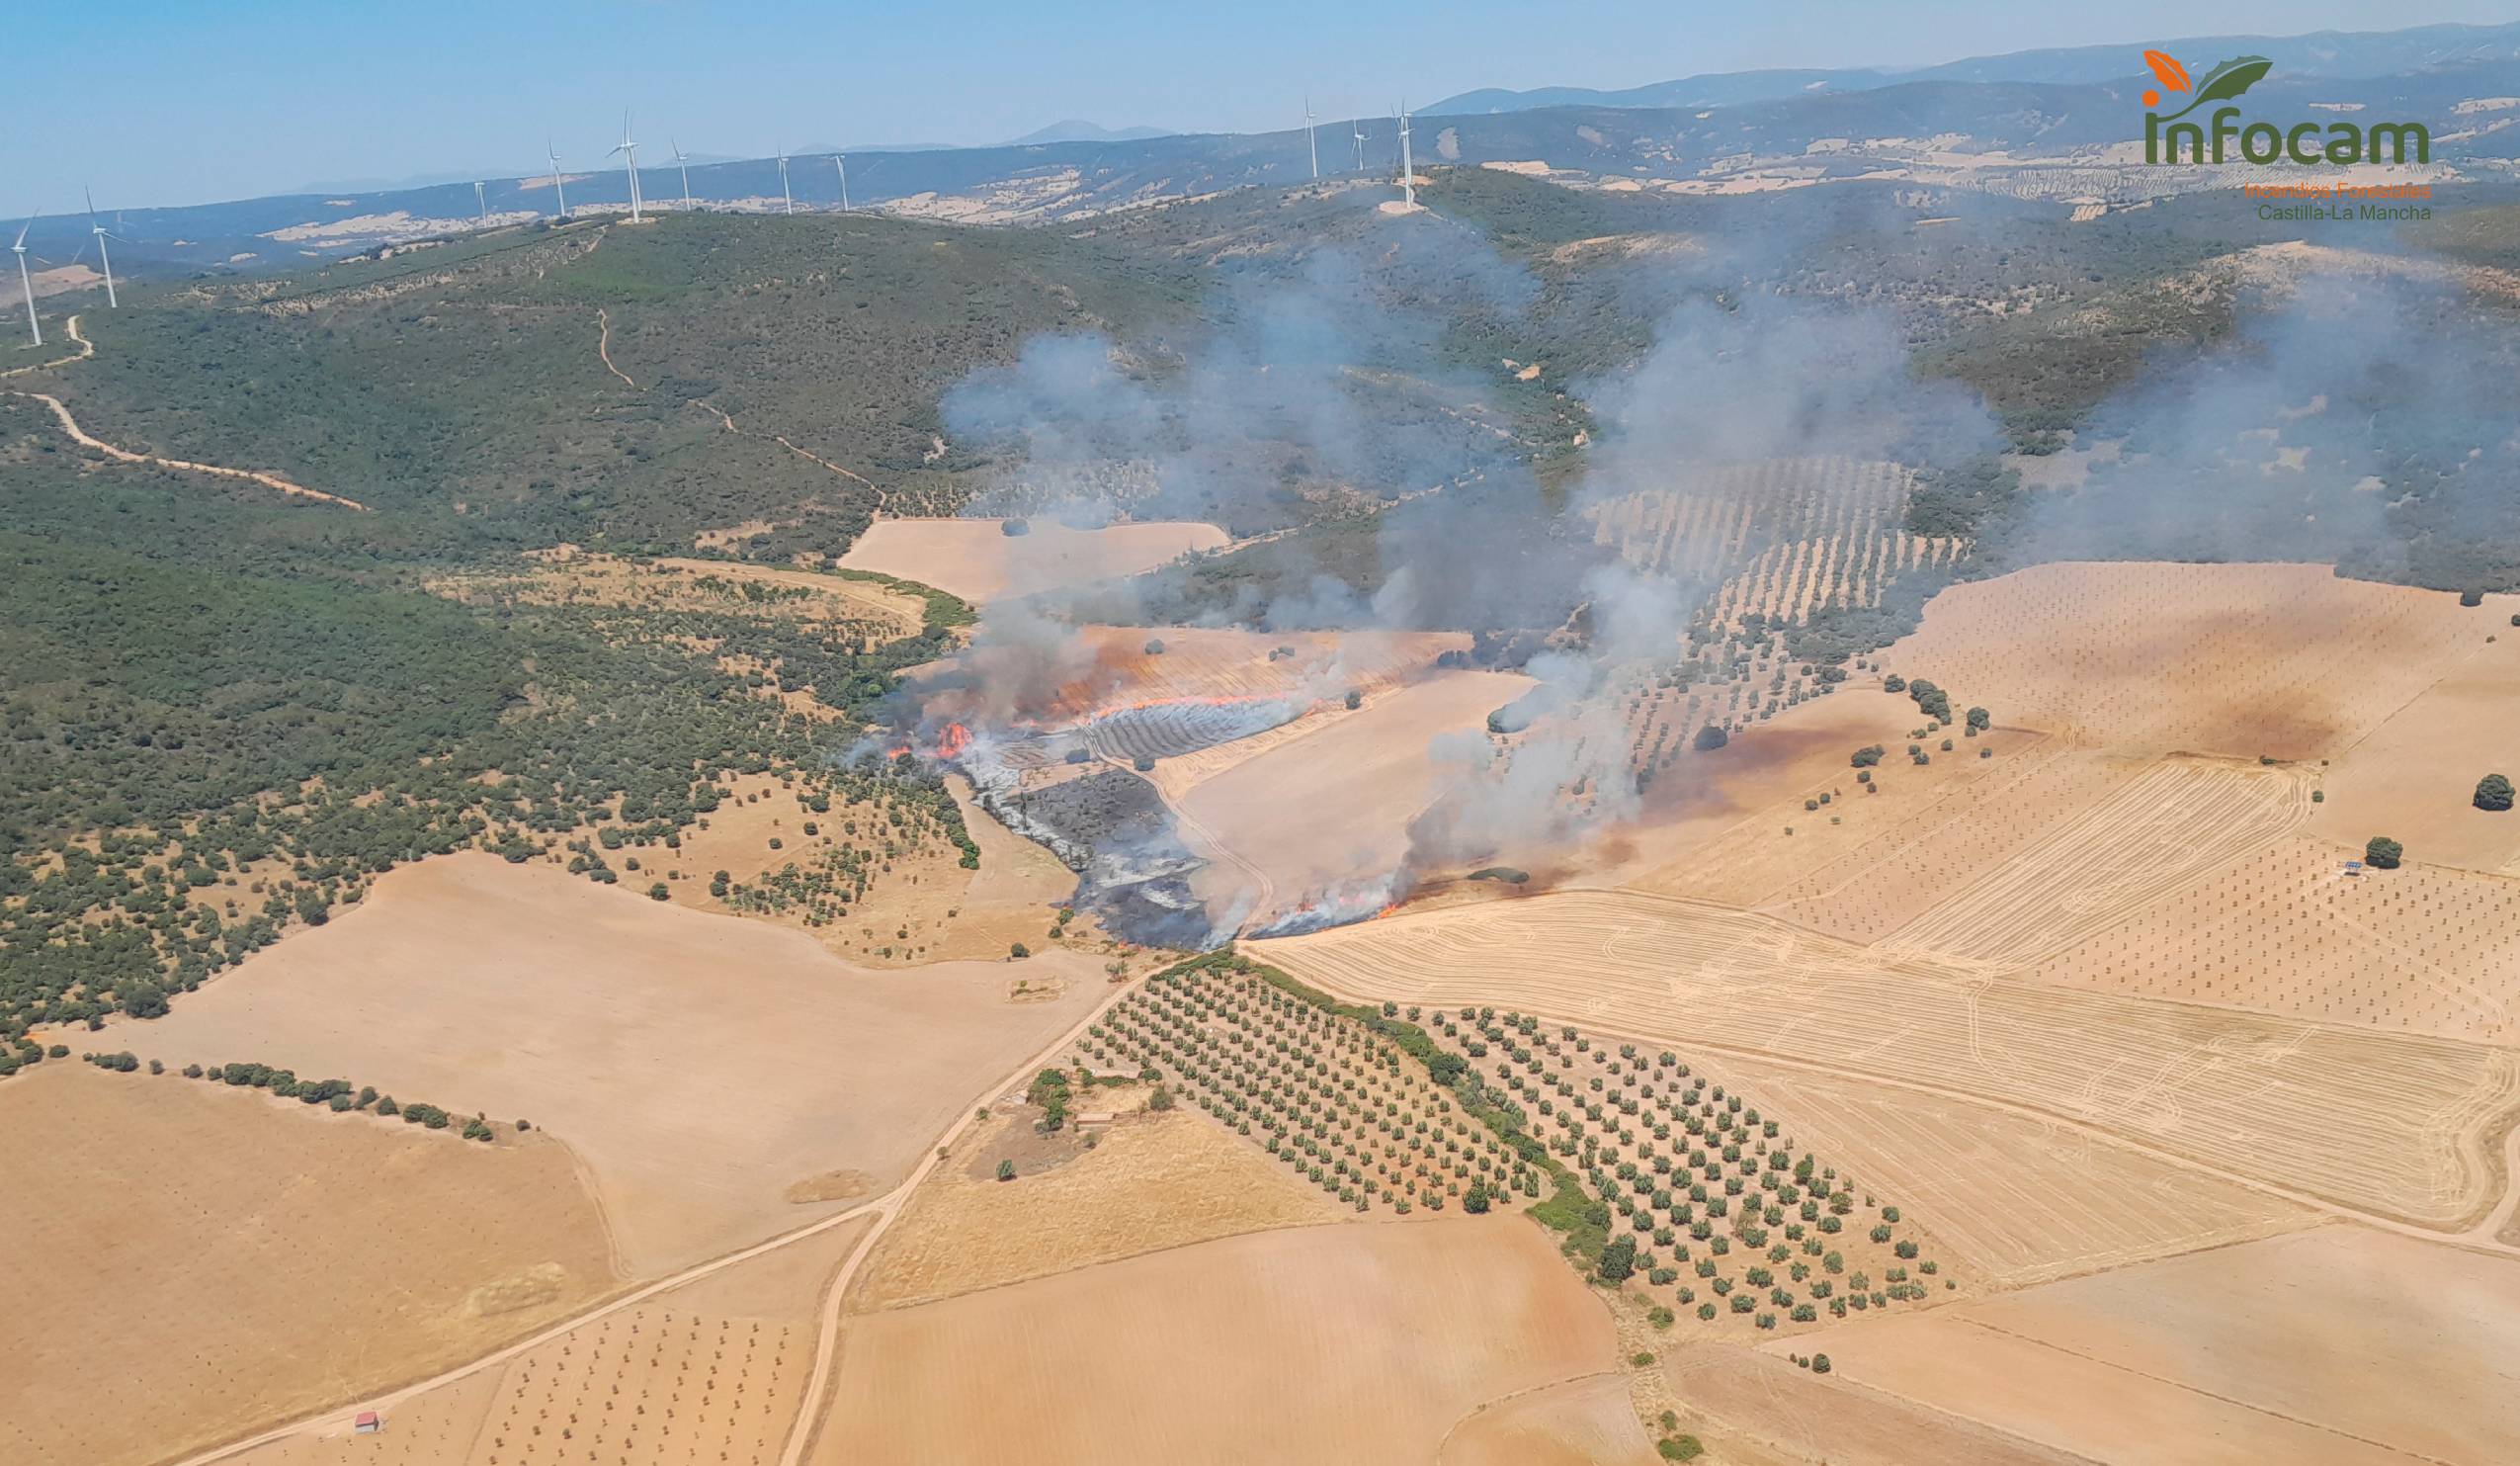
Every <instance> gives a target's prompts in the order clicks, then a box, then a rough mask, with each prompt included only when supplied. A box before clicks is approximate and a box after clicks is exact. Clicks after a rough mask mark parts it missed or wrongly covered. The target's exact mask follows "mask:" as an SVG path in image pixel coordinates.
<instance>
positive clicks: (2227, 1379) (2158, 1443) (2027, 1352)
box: [1798, 1227, 2520, 1463]
mask: <svg viewBox="0 0 2520 1466" xmlns="http://www.w3.org/2000/svg"><path fill="white" fill-rule="evenodd" d="M1804 1346H1806V1347H1808V1348H1810V1349H1815V1350H1822V1351H1825V1352H1826V1353H1827V1354H1828V1355H1829V1359H1830V1362H1831V1364H1832V1365H1833V1366H1834V1368H1835V1373H1836V1374H1837V1375H1839V1376H1841V1377H1843V1378H1846V1379H1849V1380H1852V1381H1854V1382H1855V1383H1857V1384H1859V1385H1868V1386H1871V1387H1873V1388H1875V1389H1878V1390H1883V1391H1887V1392H1889V1393H1891V1394H1894V1395H1899V1396H1903V1397H1905V1398H1908V1399H1912V1400H1915V1401H1917V1402H1919V1403H1920V1404H1923V1405H1925V1406H1927V1407H1928V1408H1932V1409H1938V1410H1944V1411H1949V1412H1951V1413H1953V1414H1955V1415H1959V1416H1962V1417H1965V1418H1970V1419H1974V1420H1977V1421H1981V1422H1984V1423H1988V1424H1990V1425H1992V1426H1994V1427H1996V1428H1999V1429H2003V1430H2007V1431H2010V1432H2013V1433H2015V1434H2017V1435H2020V1436H2023V1437H2026V1438H2029V1439H2032V1440H2035V1441H2039V1442H2042V1443H2045V1444H2047V1445H2050V1446H2053V1447H2055V1448H2057V1449H2060V1450H2067V1451H2071V1452H2074V1453H2075V1454H2077V1455H2079V1456H2082V1457H2084V1458H2087V1459H2092V1460H2135V1459H2142V1460H2148V1461H2163V1462H2197V1463H2225V1462H2230V1463H2240V1462H2260V1461H2338V1462H2384V1461H2386V1462H2400V1461H2479V1462H2482V1461H2505V1460H2510V1459H2512V1456H2513V1452H2514V1450H2515V1448H2520V1392H2515V1391H2514V1390H2513V1388H2512V1380H2511V1372H2510V1363H2509V1361H2510V1360H2511V1358H2512V1357H2513V1355H2514V1353H2515V1352H2516V1351H2520V1263H2515V1262H2513V1261H2512V1260H2510V1259H2508V1258H2486V1257H2481V1256H2478V1255H2477V1254H2475V1253H2472V1252H2468V1251H2464V1250H2458V1249H2454V1248H2448V1247H2442V1246H2437V1245H2433V1244H2427V1243H2421V1242H2415V1241H2411V1240H2409V1239H2405V1238H2400V1237H2395V1236H2392V1235H2389V1234H2385V1233H2377V1232H2372V1231H2368V1230H2365V1229H2361V1228H2347V1227H2334V1228H2323V1229H2321V1230H2319V1231H2316V1232H2310V1233H2305V1234H2301V1235H2299V1236H2294V1237H2285V1238H2276V1239H2271V1240H2268V1241H2265V1242H2258V1243H2251V1244H2248V1245H2246V1246H2243V1247H2237V1248H2226V1249H2223V1250H2217V1251H2212V1252H2203V1253H2198V1254H2195V1255H2193V1256H2187V1257H2178V1258H2173V1259H2170V1260H2168V1261H2163V1262H2154V1263H2150V1264H2147V1265H2145V1266H2142V1267H2137V1268H2129V1269H2124V1270H2121V1271H2118V1272H2112V1273H2108V1274H2104V1275H2102V1276H2098V1277H2088V1278H2078V1279H2074V1280H2072V1281H2068V1282H2060V1283H2051V1284H2049V1285H2047V1286H2045V1287H2040V1288H2035V1289H2032V1290H2030V1291H2028V1292H2024V1293H2018V1294H2013V1295H2011V1296H2008V1297H2004V1298H1997V1299H1988V1300H1985V1301H1983V1302H1978V1303H1972V1304H1967V1305H1964V1306H1962V1307H1960V1308H1958V1309H1953V1310H1947V1311H1945V1312H1943V1313H1939V1314H1931V1315H1925V1316H1921V1317H1908V1318H1899V1319H1890V1320H1886V1321H1883V1322H1881V1323H1866V1324H1862V1325H1856V1326H1850V1327H1847V1328H1842V1329H1835V1330H1831V1331H1829V1332H1828V1333H1826V1334H1823V1335H1820V1336H1817V1337H1812V1338H1809V1339H1805V1340H1801V1341H1799V1345H1798V1347H1804Z"/></svg>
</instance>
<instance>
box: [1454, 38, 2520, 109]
mask: <svg viewBox="0 0 2520 1466" xmlns="http://www.w3.org/2000/svg"><path fill="white" fill-rule="evenodd" d="M2146 47H2153V48H2157V49H2160V50H2165V51H2168V52H2170V53H2171V54H2172V55H2175V56H2179V57H2181V58H2183V59H2185V60H2187V61H2190V62H2202V63H2203V64H2205V65H2208V66H2210V65H2212V64H2213V63H2214V62H2215V61H2217V60H2220V59H2222V58H2223V57H2225V56H2234V55H2243V54H2245V55H2260V56H2265V57H2266V58H2268V59H2269V60H2271V61H2273V62H2274V63H2275V69H2276V71H2277V73H2278V74H2283V75H2291V76H2296V77H2310V76H2324V77H2340V78H2341V77H2374V76H2395V75H2398V74H2400V73H2403V72H2408V71H2419V70H2422V69H2425V68H2427V67H2432V66H2448V65H2458V64H2462V63H2470V62H2478V61H2512V60H2520V22H2514V23H2512V24H2508V25H2500V26H2464V25H2439V26H2415V27H2411V28H2409V29H2407V30H2403V31H2359V32H2349V31H2318V32H2313V33H2312V34H2310V35H2308V36H2189V37H2182V38H2177V39H2172V40H2148V41H2130V42H2127V43H2124V44H2120V45H2077V46H2061V47H2051V48H2048V49H2043V50H2025V51H2012V52H2008V53H2006V54H2003V55H1997V56H1972V57H1968V58H1965V59H1962V60H1958V61H1946V62H1942V63H1940V64H1938V65H1932V66H1919V67H1913V68H1905V69H1898V68H1883V67H1849V68H1841V69H1826V70H1775V71H1723V72H1712V73H1709V74H1707V75H1704V76H1686V77H1682V78H1680V79H1679V80H1677V81H1661V82H1652V83H1649V84H1647V85H1645V86H1639V87H1628V88H1625V89H1622V90H1616V91H1604V90H1598V89H1595V88H1591V87H1534V88H1531V89H1530V90H1527V91H1511V90H1507V89H1503V88H1498V87H1484V88H1481V89H1479V90H1477V91H1470V92H1463V93H1461V94H1459V95H1458V96H1452V97H1447V98H1445V99H1444V100H1443V101H1441V102H1437V103H1434V104H1432V105H1430V106H1427V107H1423V108H1420V109H1419V110H1418V115H1419V116H1421V117H1437V116H1460V115H1466V114H1494V113H1500V112H1528V111H1531V110H1533V109H1535V108H1542V107H1619V108H1640V107H1641V108H1679V107H1738V106H1742V105H1744V104H1747V103H1753V102H1777V101H1783V100H1785V99H1787V98H1791V97H1796V96H1801V95H1804V94H1806V93H1809V92H1816V91H1836V92H1856V91H1869V90H1872V89H1874V88H1877V87H1885V86H1891V85H1895V84H1897V83H1901V82H1914V81H1976V82H2044V83H2050V84H2065V85H2072V84H2081V85H2092V84H2097V83H2100V82H2108V81H2117V80H2121V79H2123V78H2125V77H2130V76H2134V75H2137V74H2138V73H2140V72H2141V71H2142V69H2143V64H2142V59H2141V55H2140V53H2141V52H2142V50H2143V49H2145V48H2146Z"/></svg>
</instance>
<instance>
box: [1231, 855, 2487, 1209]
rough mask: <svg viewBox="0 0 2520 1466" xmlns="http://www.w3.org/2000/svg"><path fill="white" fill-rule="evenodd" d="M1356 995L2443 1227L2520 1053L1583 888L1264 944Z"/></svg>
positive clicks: (2478, 1187)
mask: <svg viewBox="0 0 2520 1466" xmlns="http://www.w3.org/2000/svg"><path fill="white" fill-rule="evenodd" d="M1253 950H1254V953H1255V955H1258V956H1261V957H1262V958H1263V959H1264V960H1266V961H1269V962H1273V963H1276V964H1278V965H1279V966H1281V967H1284V968H1286V969H1287V970H1288V971H1290V972H1292V973H1294V974H1295V975H1296V976H1298V977H1300V978H1302V979H1303V980H1304V981H1306V982H1308V983H1312V984H1315V985H1317V986H1320V987H1324V988H1328V989H1330V990H1332V991H1333V992H1340V993H1343V994H1347V995H1351V996H1361V997H1373V998H1397V999H1399V1000H1401V1001H1406V1002H1426V1003H1432V1004H1436V1005H1439V1006H1452V1005H1455V1004H1460V1003H1490V1004H1494V1005H1496V1006H1499V1007H1519V1008H1521V1009H1523V1010H1525V1011H1530V1012H1535V1013H1538V1014H1540V1015H1542V1016H1543V1017H1546V1018H1550V1019H1554V1020H1562V1021H1568V1022H1577V1023H1583V1024H1586V1025H1589V1026H1592V1027H1595V1028H1599V1029H1604V1030H1608V1031H1610V1032H1614V1033H1618V1034H1623V1035H1631V1036H1635V1037H1638V1038H1642V1039H1648V1040H1653V1041H1657V1042H1661V1043H1665V1044H1668V1045H1670V1046H1671V1047H1673V1048H1675V1049H1679V1050H1681V1051H1682V1052H1683V1054H1684V1056H1685V1055H1686V1054H1687V1052H1688V1050H1689V1047H1690V1046H1691V1045H1697V1046H1699V1047H1702V1048H1706V1049H1709V1050H1712V1051H1714V1052H1717V1053H1723V1052H1730V1053H1735V1054H1746V1055H1750V1056H1754V1057H1755V1056H1767V1057H1771V1058H1776V1059H1783V1060H1788V1061H1792V1062H1796V1063H1799V1064H1803V1065H1806V1066H1810V1067H1813V1068H1818V1069H1824V1070H1827V1071H1829V1072H1833V1073H1838V1074H1842V1075H1845V1076H1848V1077H1852V1078H1873V1079H1878V1080H1887V1081H1891V1082H1895V1083H1900V1084H1908V1085H1918V1086H1924V1087H1927V1088H1929V1089H1933V1090H1939V1091H1945V1092H1948V1093H1951V1094H1954V1095H1956V1096H1959V1097H1966V1098H1974V1099H1978V1100H1983V1101H1991V1102H1995V1103H1998V1104H2008V1105H2016V1106H2020V1107H2023V1108H2025V1109H2029V1110H2033V1111H2037V1112H2039V1113H2041V1114H2045V1115H2049V1116H2053V1117H2056V1118H2058V1119H2063V1120H2067V1121H2070V1122H2073V1123H2077V1124H2083V1125H2090V1126H2094V1127H2097V1128H2099V1129H2101V1130H2104V1131H2108V1132H2110V1133H2113V1134H2117V1135H2120V1136H2123V1137H2125V1138H2128V1139H2130V1140H2133V1141H2137V1142H2140V1143H2142V1144H2143V1145H2147V1146H2151V1147H2156V1148H2159V1149H2160V1150H2163V1151H2166V1152H2169V1153H2172V1154H2174V1155H2177V1156H2179V1157H2182V1158H2185V1159H2187V1160H2190V1161H2193V1162H2196V1163H2199V1164H2205V1165H2209V1166H2212V1167H2216V1168H2218V1169H2219V1170H2221V1171H2224V1172H2226V1173H2227V1174H2230V1175H2233V1176H2237V1177H2241V1178H2245V1179H2247V1180H2250V1181H2256V1182H2260V1183H2264V1184H2270V1185H2276V1186H2287V1187H2297V1188H2300V1189H2301V1190H2303V1191H2307V1192H2310V1193H2312V1194H2315V1195H2318V1196H2321V1197H2324V1198H2327V1199H2328V1200H2331V1201H2334V1202H2336V1203H2338V1204H2341V1205H2344V1206H2348V1207H2357V1208H2367V1209H2370V1210H2372V1211H2376V1212H2380V1213H2384V1214H2387V1215H2391V1216H2395V1217H2401V1218H2405V1219H2407V1220H2410V1221H2417V1222H2421V1223H2424V1224H2427V1225H2438V1226H2464V1225H2467V1224H2469V1223H2471V1222H2473V1221H2474V1220H2476V1219H2477V1218H2478V1216H2480V1215H2481V1214H2482V1213H2483V1212H2484V1210H2485V1209H2487V1208H2488V1207H2489V1206H2490V1205H2491V1204H2492V1202H2493V1201H2494V1200H2495V1199H2496V1198H2497V1197H2498V1196H2499V1193H2500V1190H2501V1185H2502V1178H2501V1161H2500V1152H2499V1146H2500V1139H2501V1136H2502V1134H2503V1131H2504V1130H2505V1128H2506V1127H2507V1126H2508V1124H2509V1122H2510V1119H2511V1116H2512V1113H2513V1110H2514V1107H2515V1105H2520V1064H2516V1063H2515V1061H2514V1059H2513V1057H2512V1056H2511V1055H2510V1054H2508V1053H2506V1052H2504V1051H2501V1050H2497V1049H2488V1048H2482V1047H2478V1046H2475V1045H2469V1044H2460V1043H2453V1042H2449V1041H2447V1040H2441V1039H2431V1038H2421V1037H2414V1036H2399V1035H2383V1034H2376V1033H2361V1032H2355V1031H2351V1030H2346V1029H2338V1028H2331V1027H2323V1026H2318V1025H2310V1024H2305V1023H2302V1022H2299V1021H2298V1020H2294V1019H2286V1018H2276V1017H2270V1016H2260V1015H2254V1014H2240V1013H2233V1012H2226V1011H2223V1010H2218V1009H2212V1008H2204V1007H2192V1006H2186V1005H2181V1004H2173V1003H2165V1002H2154V1001H2146V1000H2142V999H2136V998H2127V997H2119V996H2116V995H2114V994H2106V993H2093V992H2069V991H2065V990H2059V989H2050V988H2036V987H2031V986H2028V985H2024V984H2020V983H2015V982H2009V981H1995V980H1988V979H1984V978H1980V977H1971V976H1965V975H1963V974H1961V973H1959V972H1955V971H1953V970H1950V969H1944V968H1938V967H1935V966H1934V965H1932V964H1928V963H1921V962H1908V963H1903V964H1899V965H1897V966H1895V967H1893V966H1891V965H1889V964H1887V963H1884V962H1883V961H1881V960H1880V959H1878V958H1877V957H1875V956H1874V955H1873V954H1872V953H1870V952H1868V951H1866V950H1865V949H1863V948H1860V947H1855V946H1851V945H1848V944H1846V943H1843V942H1838V941H1834V940H1832V939H1829V938H1825V937H1819V936H1815V935H1812V934H1809V933H1806V932H1803V931H1799V930H1797V929H1795V928H1793V927H1790V926H1787V925H1785V924H1783V923H1781V922H1778V921H1775V920H1773V919H1770V918H1767V917H1763V916H1758V915H1753V914H1748V913H1743V912H1737V911H1728V910H1723V909H1721V908H1717V907H1712V906H1703V905H1695V904H1692V903H1687V902H1678V901H1670V900H1665V899H1660V898H1652V897H1645V896H1639V895H1634V894H1628V893H1607V892H1559V893H1554V894H1550V895H1544V896H1535V897H1531V898H1528V899H1526V900H1522V901H1515V902H1502V903H1492V904H1488V905H1477V906H1463V907H1454V908H1449V909H1443V910H1435V911H1428V912H1425V913H1422V914H1420V913H1409V912H1403V913H1402V914H1399V915H1396V916H1392V917H1389V918H1386V919H1385V920H1381V921H1369V922H1365V923H1363V924H1360V925H1355V926H1347V927H1341V928H1338V929H1336V930H1332V931H1325V932H1317V933H1313V934H1311V935H1308V936H1301V937H1291V938H1286V939H1283V940H1277V941H1269V942H1261V943H1255V944H1253Z"/></svg>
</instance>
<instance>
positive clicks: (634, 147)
mask: <svg viewBox="0 0 2520 1466" xmlns="http://www.w3.org/2000/svg"><path fill="white" fill-rule="evenodd" d="M613 151H615V152H617V153H620V154H621V155H622V167H623V168H624V169H625V170H627V171H628V172H629V173H630V222H631V223H637V222H638V204H639V200H638V144H637V143H635V142H632V141H631V140H630V112H629V110H628V109H624V110H623V112H622V144H621V146H619V147H616V148H614V149H613Z"/></svg>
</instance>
